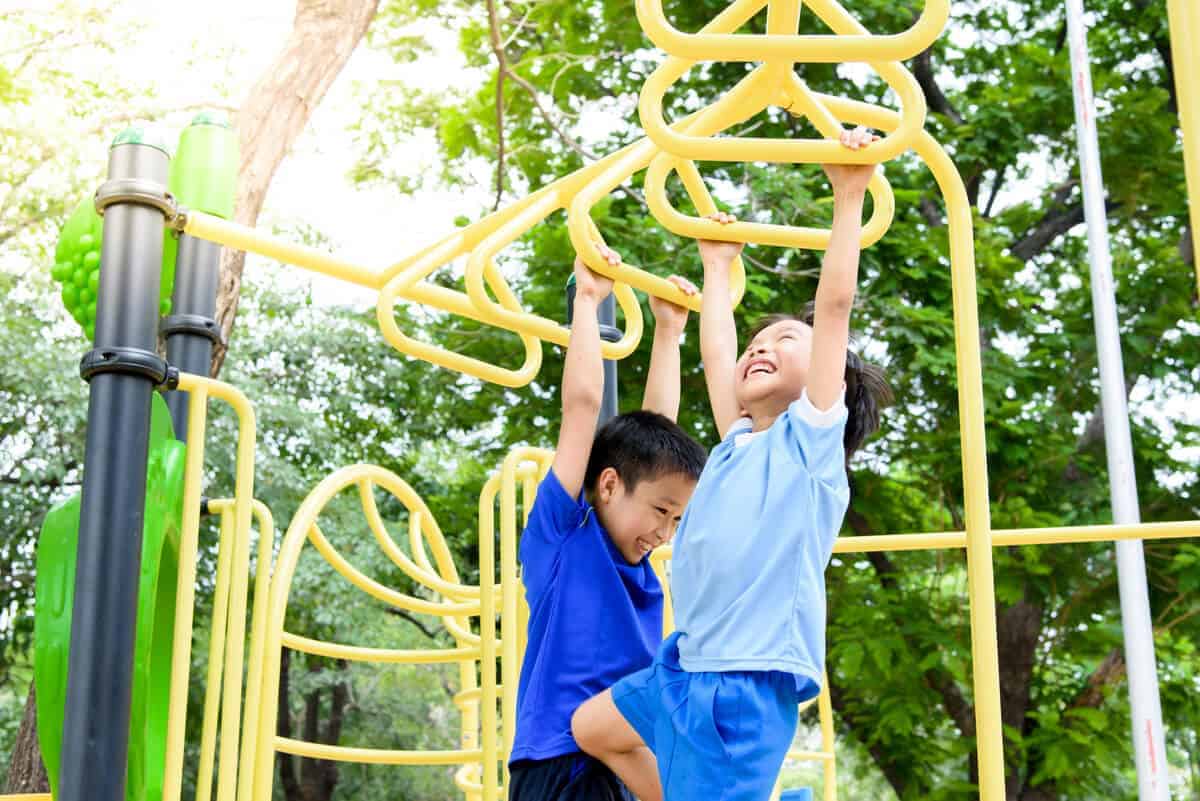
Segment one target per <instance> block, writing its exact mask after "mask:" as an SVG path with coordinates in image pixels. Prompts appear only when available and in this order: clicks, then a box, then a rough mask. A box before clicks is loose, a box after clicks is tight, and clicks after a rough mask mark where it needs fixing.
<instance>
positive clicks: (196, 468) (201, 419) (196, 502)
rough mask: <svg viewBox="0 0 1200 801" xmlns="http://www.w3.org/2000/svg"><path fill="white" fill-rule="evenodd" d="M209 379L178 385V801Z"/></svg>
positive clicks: (168, 793) (182, 380)
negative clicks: (181, 409)
mask: <svg viewBox="0 0 1200 801" xmlns="http://www.w3.org/2000/svg"><path fill="white" fill-rule="evenodd" d="M209 385H210V379H207V378H201V377H199V376H194V375H191V374H188V373H184V374H183V375H181V376H180V377H179V389H180V390H181V391H183V392H187V393H188V431H187V441H188V443H189V444H188V449H187V465H186V467H185V470H184V478H183V525H182V531H181V532H180V541H179V573H178V576H177V579H176V585H175V599H176V600H175V630H174V634H173V637H174V647H173V650H172V653H171V691H170V700H169V702H168V710H167V743H166V761H165V765H164V769H163V801H179V798H180V795H181V793H182V792H183V749H184V731H185V726H186V724H187V699H188V674H189V673H190V670H191V658H192V617H193V614H194V610H195V605H196V553H197V551H198V550H199V539H200V495H201V491H202V482H203V478H204V476H203V474H204V429H205V424H206V421H207V417H208V387H209Z"/></svg>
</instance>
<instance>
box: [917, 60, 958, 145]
mask: <svg viewBox="0 0 1200 801" xmlns="http://www.w3.org/2000/svg"><path fill="white" fill-rule="evenodd" d="M912 64H913V77H915V78H916V79H917V83H918V84H920V86H921V91H922V92H924V93H925V104H926V105H927V106H929V108H930V109H931V110H932V111H936V112H938V113H939V114H941V115H943V116H945V117H947V118H949V119H950V121H951V122H953V123H954V124H955V125H962V124H963V123H964V122H965V121H966V120H965V119H963V115H962V114H960V113H959V111H958V109H956V108H955V107H954V104H953V103H951V102H950V100H949V98H947V97H946V95H945V94H944V93H943V92H942V88H941V87H940V86H938V84H937V79H936V78H934V75H933V46H932V45H931V46H929V47H927V48H925V49H924V50H922V51H921V52H920V53H918V54H917V57H916V58H914V59H913V62H912Z"/></svg>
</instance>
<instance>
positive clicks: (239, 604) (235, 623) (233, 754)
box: [209, 381, 256, 801]
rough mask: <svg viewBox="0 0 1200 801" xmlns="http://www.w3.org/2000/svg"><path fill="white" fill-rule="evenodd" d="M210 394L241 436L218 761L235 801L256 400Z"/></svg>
mask: <svg viewBox="0 0 1200 801" xmlns="http://www.w3.org/2000/svg"><path fill="white" fill-rule="evenodd" d="M209 395H210V396H212V397H217V398H220V399H221V400H223V401H225V403H227V404H228V405H229V406H230V407H231V408H232V409H233V411H234V413H235V414H236V415H237V419H238V439H237V457H236V462H235V468H234V469H235V477H234V502H233V504H234V510H233V514H234V529H233V531H234V548H233V563H232V575H231V577H230V582H231V583H230V592H229V615H228V618H227V620H228V624H227V626H226V643H225V672H224V676H223V679H222V692H223V696H224V698H223V699H222V704H221V719H222V720H224V721H226V725H225V726H224V727H223V728H222V731H221V744H220V752H219V756H218V763H217V801H234V795H235V793H236V792H237V761H238V743H239V738H240V736H241V732H240V731H239V727H238V723H239V721H240V720H241V701H242V670H243V667H244V664H245V649H246V604H247V593H248V588H249V569H250V524H251V520H252V517H253V512H254V448H255V434H256V431H255V415H254V405H253V404H252V403H250V399H249V398H247V397H246V396H245V395H244V394H243V393H242V392H241V391H240V390H238V389H236V388H234V387H232V386H230V385H229V384H224V383H222V382H219V381H217V382H213V383H212V385H211V386H210V389H209Z"/></svg>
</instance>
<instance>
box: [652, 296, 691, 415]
mask: <svg viewBox="0 0 1200 801" xmlns="http://www.w3.org/2000/svg"><path fill="white" fill-rule="evenodd" d="M668 280H670V282H671V283H673V284H674V285H675V286H677V287H679V289H680V291H681V292H683V294H685V295H695V294H696V286H695V284H693V283H692V282H691V281H689V280H687V279H686V278H684V277H682V276H679V275H673V276H671V277H670V279H668ZM650 311H651V312H653V313H654V347H653V348H652V349H651V350H650V369H649V370H648V371H647V372H646V391H645V394H643V395H642V408H643V409H645V410H646V411H649V412H658V413H659V414H661V415H662V416H664V417H668V418H670V419H671V420H672V421H675V420H677V419H678V417H679V338H680V337H681V336H683V329H684V328H685V327H686V326H687V318H688V310H687V309H686V308H685V307H683V306H676V305H675V304H674V303H671V302H669V301H666V300H663V299H662V298H658V297H654V296H653V295H652V296H651V297H650Z"/></svg>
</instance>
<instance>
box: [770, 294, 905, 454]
mask: <svg viewBox="0 0 1200 801" xmlns="http://www.w3.org/2000/svg"><path fill="white" fill-rule="evenodd" d="M814 310H815V305H814V304H813V303H812V302H811V301H810V302H809V303H808V304H807V305H806V306H805V307H804V310H803V311H802V312H801V313H800V314H768V315H767V316H766V317H763V318H761V319H760V320H759V321H758V322H756V323H755V324H754V327H753V328H751V329H750V336H749V338H748V341H749V340H753V339H754V337H756V336H758V334H759V332H760V331H762V330H763V329H765V328H769V327H770V326H772V325H775V324H776V323H782V322H785V321H787V320H796V321H798V322H801V323H804V324H805V325H809V326H811V325H812V324H813V314H814ZM851 344H853V343H851ZM845 378H846V410H847V412H848V415H847V418H846V433H845V436H844V437H843V438H842V445H843V446H844V447H845V449H846V463H847V464H849V462H850V457H851V456H853V455H854V453H855V451H857V450H858V449H859V448H861V447H862V446H863V443H864V442H866V441H867V438H868V437H870V436H871V435H872V434H874V433H875V432H876V431H878V430H879V414H880V412H882V411H883V410H884V409H885V408H887V407H888V406H891V405H892V403H894V402H895V398H894V397H893V395H892V388H891V386H889V385H888V381H887V376H886V375H885V374H884V372H883V368H882V367H879V366H878V365H875V364H870V363H868V362H864V361H863V360H862V359H861V358H860V357H859V355H858V354H857V353H855V352H854V351H853V350H851V349H850V348H846V376H845Z"/></svg>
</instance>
